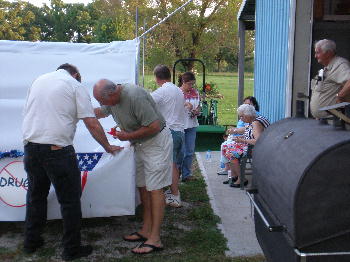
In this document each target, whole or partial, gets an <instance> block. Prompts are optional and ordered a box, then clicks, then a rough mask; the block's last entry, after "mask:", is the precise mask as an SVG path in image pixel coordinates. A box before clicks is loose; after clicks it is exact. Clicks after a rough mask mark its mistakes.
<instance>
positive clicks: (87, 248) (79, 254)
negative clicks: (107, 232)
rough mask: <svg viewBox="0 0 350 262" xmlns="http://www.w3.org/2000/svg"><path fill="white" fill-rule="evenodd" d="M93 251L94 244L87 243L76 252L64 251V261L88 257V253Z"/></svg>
mask: <svg viewBox="0 0 350 262" xmlns="http://www.w3.org/2000/svg"><path fill="white" fill-rule="evenodd" d="M91 253H92V246H90V245H87V246H80V247H79V250H78V251H77V252H76V253H73V254H66V253H64V252H63V253H62V258H63V260H64V261H71V260H74V259H78V258H81V257H87V256H88V255H90V254H91Z"/></svg>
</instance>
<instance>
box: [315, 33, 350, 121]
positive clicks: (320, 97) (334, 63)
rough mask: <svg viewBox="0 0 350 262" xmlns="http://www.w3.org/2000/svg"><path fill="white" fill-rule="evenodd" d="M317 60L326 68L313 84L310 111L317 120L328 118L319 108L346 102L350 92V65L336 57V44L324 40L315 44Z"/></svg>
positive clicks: (320, 72) (343, 59)
mask: <svg viewBox="0 0 350 262" xmlns="http://www.w3.org/2000/svg"><path fill="white" fill-rule="evenodd" d="M315 58H316V59H317V62H318V63H320V64H321V65H323V66H324V68H323V69H321V70H320V71H319V72H318V75H317V76H316V78H315V79H313V80H312V82H311V89H312V95H311V102H310V110H311V113H312V115H313V116H314V117H315V118H327V117H329V116H330V115H329V114H328V113H327V112H324V111H319V108H322V107H325V106H330V105H334V104H336V103H337V102H341V101H344V100H345V98H346V96H347V95H348V93H349V91H350V88H349V87H350V81H349V80H350V63H349V61H348V60H346V59H345V58H342V57H339V56H337V55H336V44H335V42H334V41H332V40H328V39H323V40H320V41H318V42H316V44H315Z"/></svg>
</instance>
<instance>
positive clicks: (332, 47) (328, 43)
mask: <svg viewBox="0 0 350 262" xmlns="http://www.w3.org/2000/svg"><path fill="white" fill-rule="evenodd" d="M316 48H320V49H321V50H322V52H327V51H331V52H333V53H336V51H337V45H336V44H335V42H334V41H333V40H329V39H322V40H319V41H317V42H316V43H315V49H316Z"/></svg>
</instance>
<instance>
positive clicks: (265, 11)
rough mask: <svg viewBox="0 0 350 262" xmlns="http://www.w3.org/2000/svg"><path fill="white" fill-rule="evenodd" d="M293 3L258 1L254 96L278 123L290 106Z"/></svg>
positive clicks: (265, 113)
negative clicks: (290, 40)
mask: <svg viewBox="0 0 350 262" xmlns="http://www.w3.org/2000/svg"><path fill="white" fill-rule="evenodd" d="M289 17H290V0H256V17H255V69H254V71H255V72H254V78H255V79H254V95H255V97H256V98H257V100H258V102H259V103H260V112H261V113H262V115H264V116H266V117H268V118H269V120H270V121H271V122H275V121H277V120H280V119H282V118H284V113H285V103H286V101H285V100H286V97H285V96H286V84H287V64H288V36H289Z"/></svg>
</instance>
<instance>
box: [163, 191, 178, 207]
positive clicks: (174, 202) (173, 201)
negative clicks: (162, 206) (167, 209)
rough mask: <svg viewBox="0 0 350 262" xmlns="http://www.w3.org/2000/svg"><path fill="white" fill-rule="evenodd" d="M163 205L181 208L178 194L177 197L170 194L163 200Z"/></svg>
mask: <svg viewBox="0 0 350 262" xmlns="http://www.w3.org/2000/svg"><path fill="white" fill-rule="evenodd" d="M165 203H166V204H167V205H168V206H171V207H181V198H180V192H179V194H178V195H177V196H175V195H173V194H171V195H168V197H167V198H166V199H165Z"/></svg>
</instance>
